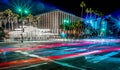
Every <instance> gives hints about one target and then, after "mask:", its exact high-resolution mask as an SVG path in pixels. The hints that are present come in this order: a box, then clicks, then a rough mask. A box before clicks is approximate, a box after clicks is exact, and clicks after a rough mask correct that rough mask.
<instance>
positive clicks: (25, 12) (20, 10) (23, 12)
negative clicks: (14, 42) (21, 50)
mask: <svg viewBox="0 0 120 70" xmlns="http://www.w3.org/2000/svg"><path fill="white" fill-rule="evenodd" d="M17 10H18V12H19V13H20V20H21V23H22V33H21V42H22V43H23V32H24V27H23V25H24V24H23V22H22V17H23V14H26V15H27V14H28V13H29V11H28V10H27V9H23V8H18V9H17Z"/></svg>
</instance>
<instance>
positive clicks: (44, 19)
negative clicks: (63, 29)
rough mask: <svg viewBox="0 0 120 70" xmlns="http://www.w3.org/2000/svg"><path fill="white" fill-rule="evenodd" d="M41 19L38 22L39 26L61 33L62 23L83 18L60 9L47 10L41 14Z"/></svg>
mask: <svg viewBox="0 0 120 70" xmlns="http://www.w3.org/2000/svg"><path fill="white" fill-rule="evenodd" d="M37 16H40V17H41V19H40V20H39V23H38V28H42V29H51V30H52V32H54V33H58V34H59V33H60V25H61V24H67V23H70V22H75V21H80V20H82V19H81V18H80V17H78V16H75V15H73V14H70V13H67V12H64V11H61V10H59V9H57V10H53V11H50V12H46V13H43V14H40V15H37Z"/></svg>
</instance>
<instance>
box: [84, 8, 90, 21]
mask: <svg viewBox="0 0 120 70" xmlns="http://www.w3.org/2000/svg"><path fill="white" fill-rule="evenodd" d="M85 11H86V13H87V15H86V19H87V18H88V14H89V13H90V11H89V9H88V8H87V9H86V10H85Z"/></svg>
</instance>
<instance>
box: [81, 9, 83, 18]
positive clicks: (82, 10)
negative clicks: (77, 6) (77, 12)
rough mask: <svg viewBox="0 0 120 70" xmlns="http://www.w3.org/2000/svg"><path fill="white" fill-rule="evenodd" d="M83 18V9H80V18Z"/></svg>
mask: <svg viewBox="0 0 120 70" xmlns="http://www.w3.org/2000/svg"><path fill="white" fill-rule="evenodd" d="M82 17H83V7H82V10H81V18H82Z"/></svg>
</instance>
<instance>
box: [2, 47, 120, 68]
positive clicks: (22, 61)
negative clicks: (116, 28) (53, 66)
mask: <svg viewBox="0 0 120 70" xmlns="http://www.w3.org/2000/svg"><path fill="white" fill-rule="evenodd" d="M112 51H120V48H119V47H111V48H109V49H107V48H106V49H102V50H91V51H87V52H82V53H76V54H66V55H60V56H48V57H43V58H45V59H46V58H47V59H51V60H50V61H53V60H59V59H66V58H75V57H81V56H86V55H90V54H99V53H105V52H112ZM39 61H45V60H43V59H40V58H31V59H27V60H17V61H11V62H3V63H0V67H6V66H7V67H9V66H13V65H15V66H16V65H22V64H24V63H26V64H31V63H36V62H39ZM46 61H47V62H48V60H46Z"/></svg>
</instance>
